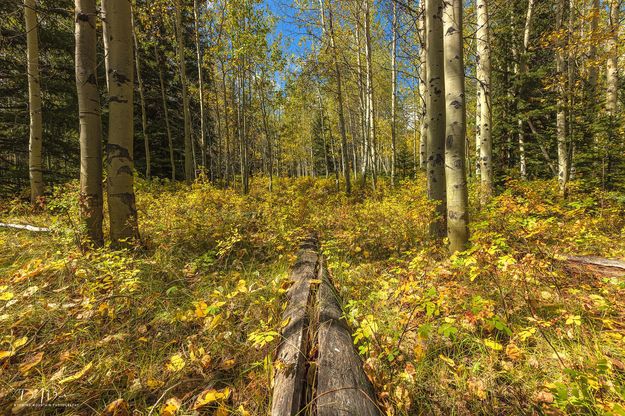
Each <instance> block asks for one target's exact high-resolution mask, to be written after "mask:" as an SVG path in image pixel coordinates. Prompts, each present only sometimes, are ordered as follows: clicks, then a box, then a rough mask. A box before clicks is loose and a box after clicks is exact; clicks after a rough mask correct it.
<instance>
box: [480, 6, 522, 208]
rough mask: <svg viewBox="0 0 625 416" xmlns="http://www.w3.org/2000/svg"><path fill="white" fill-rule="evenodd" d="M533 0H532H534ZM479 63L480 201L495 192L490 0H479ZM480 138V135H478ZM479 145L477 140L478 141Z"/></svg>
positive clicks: (486, 199)
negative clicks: (488, 0)
mask: <svg viewBox="0 0 625 416" xmlns="http://www.w3.org/2000/svg"><path fill="white" fill-rule="evenodd" d="M530 1H532V0H530ZM476 9H477V35H476V36H477V42H476V43H477V67H478V99H479V111H480V116H479V121H480V124H479V128H478V131H479V156H478V158H479V172H480V201H481V202H482V203H487V202H488V201H489V200H490V198H491V197H492V195H493V141H492V134H491V127H492V104H491V57H490V47H491V44H490V24H489V17H488V2H487V0H477V7H476ZM476 142H477V139H476ZM476 147H477V143H476Z"/></svg>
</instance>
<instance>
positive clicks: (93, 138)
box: [74, 0, 104, 247]
mask: <svg viewBox="0 0 625 416" xmlns="http://www.w3.org/2000/svg"><path fill="white" fill-rule="evenodd" d="M96 16H97V9H96V2H95V0H76V1H75V16H74V18H75V20H74V21H75V37H76V39H75V40H76V43H75V44H76V49H75V51H76V55H75V57H76V60H75V62H76V90H77V95H78V118H79V120H80V199H79V208H80V218H81V222H82V223H83V226H84V228H85V232H86V235H87V238H88V239H89V240H90V241H91V242H92V243H93V244H94V245H95V246H98V247H99V246H101V245H102V244H104V236H103V234H102V217H103V214H102V208H103V197H102V120H101V117H100V95H99V93H98V80H97V70H96V68H97V56H96V50H97V49H96V44H97V34H96Z"/></svg>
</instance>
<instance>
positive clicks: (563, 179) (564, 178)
mask: <svg viewBox="0 0 625 416" xmlns="http://www.w3.org/2000/svg"><path fill="white" fill-rule="evenodd" d="M557 7H558V8H557V13H556V26H557V28H558V30H562V28H563V27H564V13H565V8H566V0H560V1H559V2H558V6H557ZM566 71H567V68H566V51H565V47H564V45H563V44H561V43H560V44H559V45H558V50H557V51H556V76H557V82H558V98H557V102H556V107H557V113H556V137H557V142H558V184H559V186H560V192H561V193H562V194H565V193H566V185H567V182H568V176H569V169H568V146H567V131H568V126H567V124H568V123H567V121H568V120H567V111H566V110H567V101H568V96H567V88H566V85H567V81H566V79H567V77H566Z"/></svg>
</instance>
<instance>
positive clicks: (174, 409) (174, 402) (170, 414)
mask: <svg viewBox="0 0 625 416" xmlns="http://www.w3.org/2000/svg"><path fill="white" fill-rule="evenodd" d="M180 406H182V403H181V402H180V400H179V399H178V398H177V397H172V398H170V399H168V400H167V401H166V402H165V404H164V405H163V407H161V416H174V415H175V414H176V413H178V409H180Z"/></svg>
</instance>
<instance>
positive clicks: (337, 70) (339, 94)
mask: <svg viewBox="0 0 625 416" xmlns="http://www.w3.org/2000/svg"><path fill="white" fill-rule="evenodd" d="M319 9H320V13H321V26H322V28H323V31H324V32H326V23H325V9H326V8H325V0H319ZM327 9H328V28H327V36H328V38H329V41H330V49H331V50H332V64H333V66H334V75H335V76H336V99H337V109H338V116H339V130H340V132H341V157H342V165H343V176H344V177H345V193H346V194H347V195H349V194H351V192H352V184H351V178H350V171H349V159H348V155H347V129H346V127H345V112H344V110H343V80H342V78H341V76H342V74H341V67H340V63H339V57H338V50H337V47H336V39H335V34H334V16H333V14H332V6H331V5H330V4H329V5H328V8H327Z"/></svg>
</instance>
